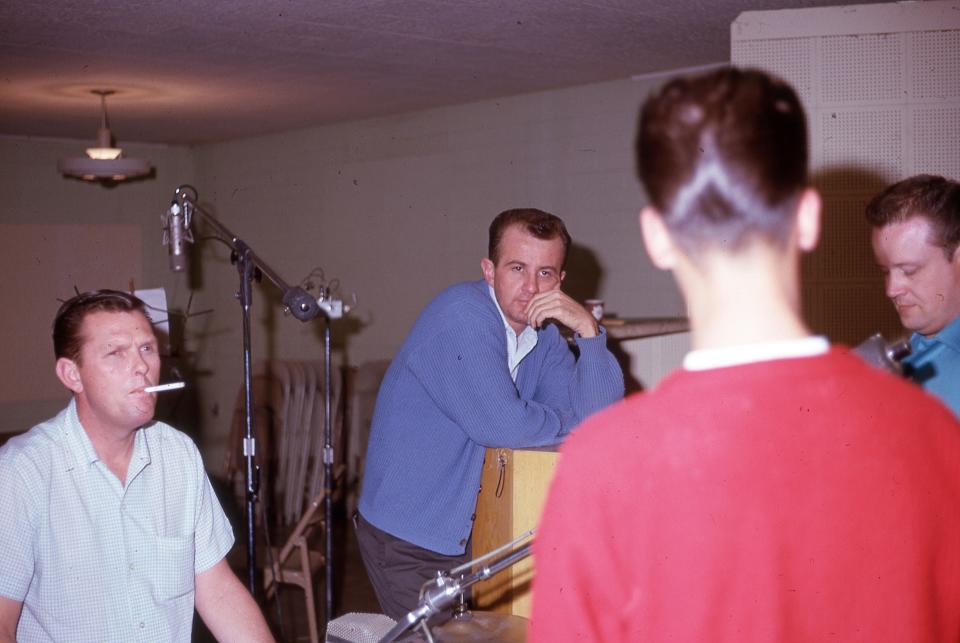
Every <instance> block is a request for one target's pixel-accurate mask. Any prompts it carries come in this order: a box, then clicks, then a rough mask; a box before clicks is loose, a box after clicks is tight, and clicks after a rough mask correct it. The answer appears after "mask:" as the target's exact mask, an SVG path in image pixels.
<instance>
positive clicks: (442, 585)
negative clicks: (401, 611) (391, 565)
mask: <svg viewBox="0 0 960 643" xmlns="http://www.w3.org/2000/svg"><path fill="white" fill-rule="evenodd" d="M530 533H532V532H528V533H526V534H524V535H522V536H520V538H518V539H517V540H515V541H514V542H513V543H510V544H508V545H506V547H510V546H511V545H513V544H515V543H516V542H519V541H520V540H524V539H525V538H528V537H529V536H530ZM532 545H533V543H532V542H529V543H527V544H526V545H524V546H523V547H520V548H519V549H517V550H515V551H512V552H510V553H508V554H506V555H505V556H503V557H502V558H498V559H497V560H495V561H493V562H492V563H489V564H487V565H483V566H481V567H480V568H479V569H478V570H477V571H475V572H473V573H472V574H470V575H469V576H460V577H456V574H457V573H458V572H459V571H461V570H463V569H466V568H469V567H471V566H472V565H473V564H474V563H476V562H480V561H484V560H486V559H487V558H489V557H490V556H491V555H494V554H495V553H496V552H492V553H491V554H487V555H486V556H482V557H481V558H478V559H477V560H476V561H472V562H470V563H467V564H466V565H463V566H461V567H457V568H456V569H453V570H451V571H449V572H447V573H443V572H437V578H436V579H435V580H432V581H428V582H426V583H424V586H423V589H422V590H420V596H421V598H420V605H418V606H417V607H416V608H414V609H413V610H411V611H410V612H408V613H407V614H406V615H404V617H403V618H402V619H400V622H398V623H397V624H396V625H394V626H393V628H392V629H391V630H390V631H389V632H387V633H386V634H385V635H384V636H383V638H382V639H380V641H379V643H390V642H391V641H396V640H397V639H398V638H400V637H401V636H402V635H403V634H404V633H405V632H408V631H409V630H411V629H413V628H414V627H416V626H417V625H418V624H421V623H423V624H426V622H427V621H428V620H429V619H430V617H431V616H433V615H434V614H437V613H438V612H440V611H441V610H443V609H445V608H447V607H448V606H450V605H451V604H452V603H453V601H454V600H456V598H457V596H458V595H460V594H462V593H463V590H465V589H467V588H468V587H470V586H472V585H476V584H477V583H479V582H480V581H484V580H487V579H488V578H490V577H491V576H493V575H494V574H496V573H498V572H501V571H503V570H504V569H506V568H507V567H510V566H511V565H514V564H516V563H519V562H520V561H521V560H523V559H524V558H526V557H527V556H529V555H530V553H531V547H532ZM502 549H504V548H501V549H498V550H497V552H499V551H502ZM428 636H429V631H428Z"/></svg>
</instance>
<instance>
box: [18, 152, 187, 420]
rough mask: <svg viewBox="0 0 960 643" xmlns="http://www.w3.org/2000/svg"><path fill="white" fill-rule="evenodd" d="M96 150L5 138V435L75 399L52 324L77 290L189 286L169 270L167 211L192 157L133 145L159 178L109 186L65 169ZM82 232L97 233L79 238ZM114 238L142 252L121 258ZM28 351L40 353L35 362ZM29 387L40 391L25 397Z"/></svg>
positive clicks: (177, 289)
mask: <svg viewBox="0 0 960 643" xmlns="http://www.w3.org/2000/svg"><path fill="white" fill-rule="evenodd" d="M87 144H89V141H56V140H49V139H32V138H13V137H0V231H2V234H0V254H2V255H3V257H4V260H3V261H2V262H0V265H3V266H4V268H5V270H4V272H3V274H2V275H0V301H2V302H3V311H2V313H0V315H2V322H0V328H3V329H4V337H3V338H2V340H3V341H0V364H3V369H2V372H0V389H2V391H3V393H0V432H8V431H20V430H24V429H26V428H29V427H30V426H31V425H32V424H34V423H36V422H38V421H40V420H42V419H45V418H46V417H49V416H50V415H51V414H52V413H55V412H56V411H58V410H59V409H60V408H61V407H62V406H63V404H64V402H65V400H67V399H68V396H67V394H66V392H65V391H63V389H62V388H61V387H59V386H58V383H57V382H56V381H55V378H54V375H53V364H54V359H53V348H52V344H51V342H50V324H51V322H52V320H53V315H54V313H55V312H56V310H57V307H58V306H59V304H60V300H63V299H66V298H68V297H70V296H71V295H72V294H73V287H74V286H76V287H77V288H79V289H80V290H88V289H91V288H97V287H114V288H128V287H129V283H130V281H131V279H132V280H133V281H134V284H135V286H136V287H137V288H140V287H143V286H165V287H166V288H168V289H169V290H170V292H172V293H174V294H176V295H177V296H178V297H179V293H180V292H181V290H182V288H183V286H182V285H181V284H180V283H178V281H177V280H176V279H174V278H172V277H171V276H170V275H169V274H168V273H167V271H166V270H165V269H164V267H165V266H166V263H167V259H166V253H165V250H164V249H163V248H161V247H160V236H159V235H160V232H159V230H160V213H161V212H163V210H164V206H165V205H166V204H168V203H169V201H170V195H169V193H168V189H167V184H168V183H173V182H175V181H177V180H183V179H185V178H190V177H193V176H195V174H196V170H195V167H194V158H193V154H192V152H191V151H190V150H189V149H187V148H174V147H164V146H152V145H151V146H147V145H144V146H138V145H124V148H125V149H126V152H127V154H128V155H131V156H145V157H147V158H149V159H150V160H151V161H152V163H153V165H154V167H155V168H156V178H154V179H148V180H144V181H139V182H133V183H130V184H126V185H120V186H117V187H114V188H104V187H101V186H100V185H92V184H87V183H83V182H81V181H76V180H72V179H65V178H63V177H62V176H60V175H59V174H58V172H57V159H58V158H61V157H70V156H76V155H78V154H82V153H83V149H84V147H86V146H87ZM78 225H79V226H88V230H86V231H82V230H81V231H78V229H77V228H76V226H78ZM93 231H100V232H103V235H104V237H103V238H101V239H100V243H91V241H92V239H93V237H96V236H97V235H95V234H93V235H91V234H84V232H86V233H92V232H93ZM84 237H87V239H86V240H84ZM25 239H34V240H36V241H35V243H36V248H31V249H30V250H29V251H25V249H24V248H23V244H24V240H25ZM114 240H116V242H117V243H123V244H124V245H125V246H127V245H129V244H133V245H134V247H124V248H122V249H121V250H120V251H116V252H115V251H113V250H112V249H111V244H112V243H113V241H114ZM12 257H23V258H24V260H23V261H20V262H17V261H16V260H14V259H12ZM72 257H73V258H77V257H79V258H87V259H86V261H85V262H81V261H71V258H72ZM18 263H19V265H16V264H18ZM112 266H122V268H121V269H120V270H113V269H112ZM24 345H32V346H34V347H36V350H34V351H32V354H29V355H28V354H27V353H25V352H24V351H23V350H21V349H22V348H23V347H24ZM24 382H28V383H29V384H30V394H29V395H15V393H16V392H17V391H22V390H23V388H24V387H23V383H24Z"/></svg>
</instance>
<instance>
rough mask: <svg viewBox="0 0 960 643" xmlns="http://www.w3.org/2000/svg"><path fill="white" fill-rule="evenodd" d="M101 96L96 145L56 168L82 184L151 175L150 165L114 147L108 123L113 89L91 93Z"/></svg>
mask: <svg viewBox="0 0 960 643" xmlns="http://www.w3.org/2000/svg"><path fill="white" fill-rule="evenodd" d="M90 93H91V94H96V95H97V96H99V97H100V129H98V130H97V146H96V147H88V148H87V155H86V156H81V157H77V158H72V159H60V160H59V161H57V169H58V170H59V171H60V173H61V174H63V175H64V176H70V177H74V178H78V179H83V180H84V181H101V182H103V183H113V182H119V181H125V180H127V179H133V178H137V177H141V176H146V175H147V174H150V171H151V167H150V163H149V162H148V161H146V160H144V159H132V158H125V157H124V156H123V150H121V149H120V148H119V147H113V136H112V135H111V134H110V126H109V124H108V121H107V96H110V95H111V94H115V93H116V92H115V91H113V90H112V89H94V90H92V91H91V92H90Z"/></svg>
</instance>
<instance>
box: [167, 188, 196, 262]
mask: <svg viewBox="0 0 960 643" xmlns="http://www.w3.org/2000/svg"><path fill="white" fill-rule="evenodd" d="M185 210H186V207H185V206H184V207H181V206H180V204H179V203H178V202H177V201H176V200H174V201H173V203H171V204H170V209H169V210H168V211H167V212H166V214H164V215H163V218H164V227H163V245H165V246H167V254H169V255H170V270H171V271H173V272H183V271H185V270H186V269H187V254H186V252H185V248H184V243H185V242H187V241H193V236H192V235H191V234H190V229H189V225H190V221H189V217H187V216H186V215H185Z"/></svg>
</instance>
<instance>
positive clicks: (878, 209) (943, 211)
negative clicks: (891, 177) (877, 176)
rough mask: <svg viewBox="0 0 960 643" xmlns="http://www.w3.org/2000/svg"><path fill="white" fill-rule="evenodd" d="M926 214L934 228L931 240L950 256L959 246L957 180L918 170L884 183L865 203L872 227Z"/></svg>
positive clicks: (958, 190) (958, 194) (959, 215)
mask: <svg viewBox="0 0 960 643" xmlns="http://www.w3.org/2000/svg"><path fill="white" fill-rule="evenodd" d="M912 217H925V218H926V219H927V220H928V221H929V222H930V226H931V227H932V228H933V235H934V238H933V239H931V240H930V241H931V243H934V244H935V245H938V246H940V247H941V248H943V249H944V252H946V253H947V260H948V261H949V260H950V259H951V258H952V257H953V253H954V252H956V250H957V246H960V183H957V182H956V181H951V180H949V179H945V178H943V177H942V176H934V175H932V174H918V175H916V176H911V177H910V178H908V179H904V180H902V181H900V182H898V183H894V184H893V185H891V186H889V187H887V188H886V189H885V190H884V191H883V192H881V193H880V194H878V195H876V196H875V197H873V199H871V200H870V203H868V204H867V221H868V222H869V223H870V225H871V226H873V227H874V228H882V227H884V226H885V225H887V224H890V223H900V222H902V221H906V220H907V219H910V218H912Z"/></svg>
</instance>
